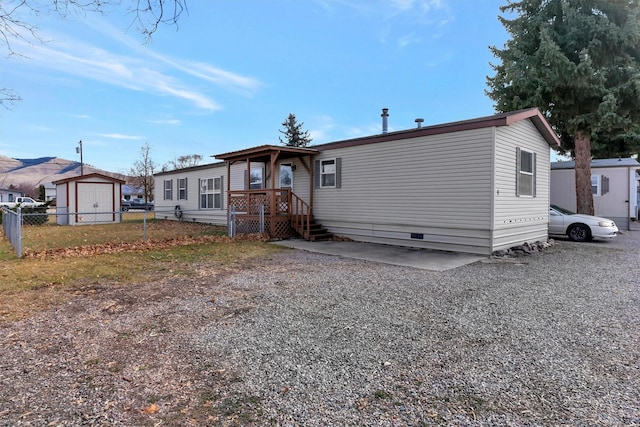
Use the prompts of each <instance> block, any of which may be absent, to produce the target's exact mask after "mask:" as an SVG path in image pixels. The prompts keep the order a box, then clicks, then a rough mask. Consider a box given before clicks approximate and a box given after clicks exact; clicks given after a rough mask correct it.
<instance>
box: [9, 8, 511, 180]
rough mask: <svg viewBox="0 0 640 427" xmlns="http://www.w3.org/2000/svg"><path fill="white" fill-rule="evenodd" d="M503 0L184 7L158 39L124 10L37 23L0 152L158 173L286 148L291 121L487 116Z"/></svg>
mask: <svg viewBox="0 0 640 427" xmlns="http://www.w3.org/2000/svg"><path fill="white" fill-rule="evenodd" d="M505 3H506V0H384V1H383V0H272V1H266V0H241V1H239V0H216V1H209V0H188V3H187V4H188V13H185V14H183V15H182V16H181V18H180V21H179V23H178V27H177V28H176V27H173V26H162V27H160V29H159V31H158V32H157V33H156V34H155V35H154V37H153V40H152V41H151V43H149V44H145V43H144V37H143V36H142V35H141V34H140V33H139V32H138V31H137V30H136V28H135V27H131V26H130V24H131V22H132V19H133V17H132V16H131V15H127V14H126V13H125V11H124V10H117V11H113V12H111V13H108V14H107V15H105V16H103V15H97V14H90V13H88V14H84V15H79V14H71V15H70V16H67V17H66V18H64V19H63V18H60V17H59V16H58V15H47V14H40V15H39V16H38V17H37V18H33V17H29V18H27V19H30V20H32V21H33V22H36V23H37V25H38V27H39V32H40V35H41V37H42V38H43V39H44V40H45V43H38V42H33V43H31V44H25V43H20V42H14V44H13V49H14V50H15V51H17V52H19V53H21V54H22V55H24V57H17V56H15V55H14V56H12V57H11V58H7V55H6V51H3V52H2V58H1V59H0V69H1V70H2V72H1V73H0V87H6V88H11V89H13V90H14V91H15V92H17V93H18V94H19V95H20V96H21V97H22V98H23V100H22V101H21V102H19V103H17V104H15V105H13V106H12V107H11V110H4V109H0V127H1V130H0V154H2V155H5V156H9V157H15V158H36V157H46V156H57V157H62V158H65V159H70V160H79V156H78V155H77V154H76V152H75V147H76V146H77V144H78V141H79V140H82V141H83V154H84V161H85V163H88V164H91V165H94V166H96V167H99V168H102V169H106V170H109V171H111V172H123V173H124V172H126V171H128V170H129V169H130V168H131V166H132V165H133V163H134V162H135V161H136V160H137V159H138V156H139V153H140V148H141V147H142V146H143V145H144V144H145V143H148V144H149V145H150V146H151V156H152V158H153V160H154V161H155V162H156V163H157V164H158V165H162V164H163V163H166V162H168V161H170V160H174V159H176V158H177V157H178V156H182V155H189V154H200V155H202V156H204V158H205V159H204V162H203V163H208V162H210V161H214V159H213V158H209V156H211V155H214V154H218V153H224V152H228V151H233V150H238V149H243V148H248V147H252V146H255V145H262V144H276V145H277V144H279V141H278V137H279V136H280V135H281V134H280V133H279V132H278V130H280V129H282V125H281V123H282V122H283V121H284V120H285V119H286V117H287V115H288V114H289V113H294V114H295V115H296V117H297V118H298V121H299V122H303V123H304V125H303V128H304V129H305V130H308V131H309V132H310V134H311V136H312V138H313V143H312V144H320V143H325V142H331V141H337V140H342V139H348V138H353V137H359V136H365V135H372V134H377V133H380V132H381V119H380V113H381V109H382V108H389V114H390V117H389V130H390V131H393V130H400V129H407V128H411V127H414V126H415V123H414V119H415V118H417V117H422V118H424V120H425V122H424V125H429V124H437V123H444V122H450V121H457V120H464V119H470V118H474V117H479V116H485V115H490V114H493V113H494V110H493V103H492V101H491V100H490V99H489V98H488V97H487V96H486V95H485V92H484V91H485V89H486V87H487V86H486V76H487V75H493V71H492V69H491V68H490V66H489V62H495V59H494V58H493V56H492V55H491V53H490V52H489V49H488V47H489V46H490V45H495V46H498V47H502V45H503V44H504V42H505V41H506V40H507V37H508V35H507V33H506V31H505V30H504V28H503V27H502V25H501V24H500V23H499V21H498V19H497V16H498V15H499V14H500V11H499V7H500V6H501V5H503V4H505Z"/></svg>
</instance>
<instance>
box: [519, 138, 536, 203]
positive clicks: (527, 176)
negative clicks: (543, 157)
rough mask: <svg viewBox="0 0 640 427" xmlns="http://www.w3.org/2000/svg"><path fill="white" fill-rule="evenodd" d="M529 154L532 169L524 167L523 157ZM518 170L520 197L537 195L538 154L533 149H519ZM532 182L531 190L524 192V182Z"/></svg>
mask: <svg viewBox="0 0 640 427" xmlns="http://www.w3.org/2000/svg"><path fill="white" fill-rule="evenodd" d="M525 154H526V155H529V159H530V161H529V165H530V166H531V170H530V171H529V170H524V169H523V162H522V157H523V156H524V155H525ZM517 169H518V170H517V171H516V173H517V174H518V187H517V191H518V194H517V195H518V197H535V195H536V155H535V153H534V152H533V151H529V150H525V149H522V148H519V149H518V168H517ZM524 182H530V186H529V190H530V191H529V192H528V193H525V192H523V191H522V190H523V183H524Z"/></svg>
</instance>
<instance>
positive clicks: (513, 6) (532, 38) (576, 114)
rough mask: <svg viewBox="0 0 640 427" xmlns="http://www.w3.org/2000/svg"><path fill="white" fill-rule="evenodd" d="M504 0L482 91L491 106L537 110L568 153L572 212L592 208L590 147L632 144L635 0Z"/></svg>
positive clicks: (637, 51)
mask: <svg viewBox="0 0 640 427" xmlns="http://www.w3.org/2000/svg"><path fill="white" fill-rule="evenodd" d="M507 1H508V3H507V5H506V6H503V7H501V8H500V10H501V12H502V13H508V14H510V15H514V16H515V17H513V19H507V18H505V17H498V19H500V22H501V23H502V24H503V25H504V27H505V28H506V30H507V31H508V32H509V34H510V35H511V39H510V40H508V41H507V43H506V44H505V46H504V48H503V49H498V48H496V47H491V48H490V49H491V51H492V53H493V54H494V56H496V57H497V58H498V59H499V60H500V61H501V64H499V65H492V67H493V69H494V71H495V72H496V74H495V76H494V77H487V81H488V86H489V88H490V90H488V91H487V93H488V95H489V96H490V97H491V99H493V100H494V101H495V108H496V109H497V110H498V111H502V112H506V111H513V110H519V109H522V108H530V107H538V108H539V109H540V110H541V111H542V112H543V113H544V114H545V116H546V117H547V119H548V120H549V122H550V123H551V125H552V126H553V128H554V129H555V131H556V132H557V133H558V134H559V135H560V138H561V140H562V147H561V149H560V150H559V151H561V152H562V153H563V154H567V153H568V154H570V155H571V156H572V157H573V158H574V159H575V162H576V169H575V170H576V174H575V175H576V200H577V207H578V212H580V213H587V214H593V195H592V193H591V157H592V153H593V154H594V155H595V156H596V157H611V156H618V155H620V156H623V155H624V156H628V155H629V154H632V153H637V152H638V151H639V149H640V7H639V1H640V0H616V1H612V0H521V1H511V0H507Z"/></svg>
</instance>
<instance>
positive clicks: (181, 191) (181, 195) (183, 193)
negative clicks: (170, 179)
mask: <svg viewBox="0 0 640 427" xmlns="http://www.w3.org/2000/svg"><path fill="white" fill-rule="evenodd" d="M176 181H178V200H187V178H178V179H177V180H176ZM183 184H184V186H183Z"/></svg>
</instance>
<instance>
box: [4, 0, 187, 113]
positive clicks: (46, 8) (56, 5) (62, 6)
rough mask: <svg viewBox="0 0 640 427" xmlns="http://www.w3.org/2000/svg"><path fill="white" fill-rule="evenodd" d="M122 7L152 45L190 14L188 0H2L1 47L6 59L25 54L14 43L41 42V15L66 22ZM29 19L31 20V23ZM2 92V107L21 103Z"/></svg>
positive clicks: (12, 95)
mask: <svg viewBox="0 0 640 427" xmlns="http://www.w3.org/2000/svg"><path fill="white" fill-rule="evenodd" d="M119 7H125V8H127V9H128V11H129V12H132V13H133V15H134V19H133V22H132V25H133V24H136V25H137V27H138V30H139V31H140V33H141V34H143V35H144V37H145V42H147V43H148V42H150V41H151V38H152V36H153V34H154V33H155V32H156V31H157V30H158V28H159V26H160V25H162V24H167V25H175V26H176V27H177V25H178V20H179V19H180V16H181V15H182V13H183V12H188V11H187V0H0V45H4V46H5V48H6V52H7V56H8V57H10V56H13V55H18V56H22V54H21V53H20V52H18V51H16V50H15V49H14V46H13V43H12V42H14V41H18V40H19V41H26V42H31V40H30V39H33V40H37V41H38V42H42V39H41V38H40V35H39V32H38V27H37V26H36V25H35V24H34V23H33V20H35V18H36V17H37V16H38V15H40V14H41V13H56V14H58V15H60V16H61V17H63V18H66V17H67V16H68V15H69V14H71V13H72V12H75V13H80V14H84V13H99V14H108V13H109V12H111V11H112V10H115V9H116V8H119ZM30 18H31V19H32V20H31V21H30ZM7 91H8V92H9V93H11V92H10V91H9V90H8V89H2V92H1V96H0V105H2V106H4V107H5V108H8V107H7V104H8V103H13V102H16V101H19V100H20V97H19V96H17V95H15V94H13V93H11V95H7Z"/></svg>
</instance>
